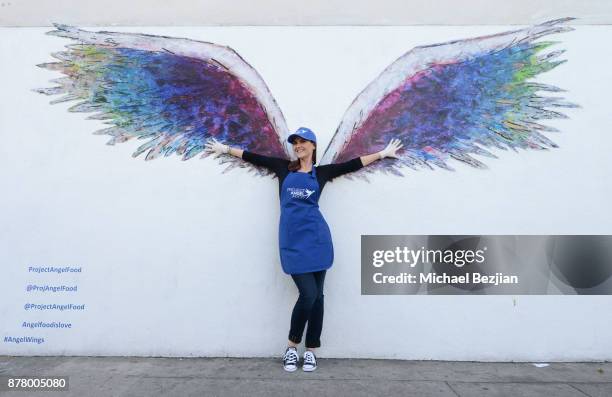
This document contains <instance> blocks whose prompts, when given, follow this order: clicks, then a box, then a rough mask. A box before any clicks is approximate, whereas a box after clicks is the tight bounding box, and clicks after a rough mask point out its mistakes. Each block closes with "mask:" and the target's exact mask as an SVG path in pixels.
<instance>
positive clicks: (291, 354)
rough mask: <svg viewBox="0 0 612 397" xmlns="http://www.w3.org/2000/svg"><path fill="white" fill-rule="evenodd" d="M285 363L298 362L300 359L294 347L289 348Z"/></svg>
mask: <svg viewBox="0 0 612 397" xmlns="http://www.w3.org/2000/svg"><path fill="white" fill-rule="evenodd" d="M284 361H285V364H296V363H297V361H298V355H297V353H296V352H295V350H294V349H287V351H286V352H285V357H284Z"/></svg>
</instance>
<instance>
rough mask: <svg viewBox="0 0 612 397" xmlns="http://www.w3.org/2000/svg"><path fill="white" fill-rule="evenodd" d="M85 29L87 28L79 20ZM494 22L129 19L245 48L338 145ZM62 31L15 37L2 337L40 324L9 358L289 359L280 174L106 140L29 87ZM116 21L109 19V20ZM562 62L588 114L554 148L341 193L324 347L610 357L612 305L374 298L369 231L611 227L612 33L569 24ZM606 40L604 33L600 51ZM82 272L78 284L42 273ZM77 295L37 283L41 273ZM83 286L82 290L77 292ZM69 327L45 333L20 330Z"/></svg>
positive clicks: (560, 76)
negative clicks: (375, 100) (407, 77)
mask: <svg viewBox="0 0 612 397" xmlns="http://www.w3.org/2000/svg"><path fill="white" fill-rule="evenodd" d="M82 27H83V28H88V27H86V26H82ZM505 29H507V27H505V26H488V27H482V26H481V27H475V26H472V27H470V26H465V27H369V28H367V27H309V28H305V27H302V28H298V27H265V28H263V27H260V28H255V27H232V28H227V27H226V28H212V27H211V28H162V27H157V28H156V27H146V28H129V29H128V28H121V29H119V28H115V29H114V30H118V31H135V32H143V33H152V34H161V35H171V36H179V37H189V38H194V39H200V40H207V41H212V42H216V43H219V44H225V45H229V46H231V47H232V48H233V49H235V50H236V51H238V52H239V53H240V54H241V55H242V56H243V57H244V58H245V59H246V60H247V61H248V62H249V63H250V64H251V65H253V66H254V67H255V68H256V69H257V70H258V71H259V73H260V74H261V75H262V77H263V78H264V79H265V81H266V82H267V84H268V85H269V87H270V89H271V91H272V93H273V95H274V96H275V98H276V99H277V101H278V103H279V105H280V107H281V109H282V111H283V112H284V114H285V117H286V119H287V122H288V124H289V128H290V129H296V128H297V127H299V126H302V125H303V126H308V127H310V128H312V129H313V130H314V131H315V132H316V133H317V134H318V138H319V141H320V142H321V143H322V144H323V145H326V144H327V142H329V140H330V139H331V136H332V133H333V131H334V130H335V128H336V126H337V124H338V122H339V120H340V118H341V116H342V114H343V112H344V111H345V110H346V108H347V107H348V105H349V103H350V102H351V101H352V100H353V98H354V96H355V95H356V94H357V93H358V92H359V91H360V90H361V89H362V88H363V87H364V86H365V85H366V84H367V83H368V82H369V81H371V79H373V78H374V77H375V76H377V75H378V74H379V73H380V71H382V69H383V68H384V67H385V66H386V65H388V64H389V63H390V62H392V61H393V60H395V59H396V58H397V57H398V56H400V55H401V54H403V53H404V52H406V51H407V50H409V49H410V48H412V47H413V46H416V45H422V44H430V43H436V42H441V41H447V40H451V39H459V38H465V37H471V36H476V35H481V34H489V33H495V32H500V31H504V30H505ZM47 30H49V29H47V28H15V29H11V28H5V29H0V33H1V36H0V49H1V51H2V53H3V54H4V55H5V57H4V58H3V62H1V63H0V76H1V77H0V79H1V80H0V83H1V84H0V86H1V87H3V91H2V103H3V105H2V106H1V107H0V142H2V144H1V145H0V180H1V181H2V184H3V187H4V189H3V193H2V195H1V196H0V224H2V228H1V229H0V252H2V255H1V257H0V258H1V261H2V263H1V265H0V266H2V277H1V278H0V291H2V292H1V294H0V296H1V299H0V319H1V320H0V336H1V337H2V339H3V338H4V336H6V335H16V336H19V335H41V336H44V337H45V340H46V341H45V343H42V344H40V345H32V344H20V345H15V344H10V343H4V342H2V340H1V339H0V354H10V355H55V354H60V355H61V354H66V355H144V356H147V355H155V356H159V355H161V356H225V355H229V356H277V355H279V354H280V353H281V352H282V351H283V350H284V348H283V346H284V345H285V343H286V337H287V333H288V328H289V318H290V314H291V309H292V307H293V304H294V302H295V299H296V298H297V289H296V287H295V285H294V284H293V281H292V280H291V278H290V277H289V276H287V275H285V274H284V273H283V272H282V270H281V268H280V263H279V258H278V248H277V226H278V216H279V204H278V189H277V180H276V179H270V178H268V179H264V178H260V177H255V176H253V174H249V173H247V172H246V171H245V170H233V171H231V172H230V173H228V174H221V173H220V171H221V170H222V169H223V168H222V167H220V166H218V165H217V164H216V163H215V162H214V161H213V160H212V159H206V160H199V159H197V158H196V159H192V160H190V161H187V162H181V161H180V160H179V158H178V157H171V158H165V159H158V160H155V161H152V162H146V163H145V162H144V161H143V160H142V159H133V158H132V157H131V153H132V152H133V151H134V149H135V148H136V147H137V143H135V142H128V143H124V144H117V145H116V146H107V145H105V144H104V143H105V142H106V141H107V139H108V137H107V136H96V135H91V132H92V131H94V130H96V129H98V128H99V127H100V125H101V124H100V125H98V124H97V123H98V122H96V121H92V120H85V117H86V114H82V113H69V112H67V111H66V109H67V108H68V107H70V106H71V105H72V104H73V103H68V104H66V103H64V104H59V105H49V104H48V101H49V100H50V98H48V97H45V96H43V95H40V94H36V93H34V92H32V91H31V89H32V88H37V87H47V86H51V85H52V83H49V82H48V80H49V79H50V78H54V77H58V74H57V73H53V72H50V71H47V70H43V69H41V68H37V67H35V64H37V63H41V62H48V61H51V60H52V58H51V57H50V55H49V54H50V53H51V52H54V51H59V50H62V49H63V47H62V46H63V44H64V43H67V42H68V40H65V39H61V38H58V37H53V36H47V35H44V34H43V33H44V32H45V31H47ZM109 30H110V29H109ZM553 38H558V39H559V40H562V42H563V43H562V44H561V45H560V46H559V47H560V48H565V49H567V53H566V55H565V58H567V59H568V60H569V62H567V63H566V64H564V65H562V66H560V67H558V68H557V69H554V70H553V71H550V72H548V73H546V74H544V75H541V76H540V78H539V79H538V81H541V82H545V83H546V82H548V83H552V84H555V85H558V86H560V87H562V88H565V89H567V90H568V93H567V98H568V99H569V100H571V101H573V102H576V103H578V104H580V105H581V106H582V109H569V110H567V112H566V113H567V114H568V115H569V116H570V119H568V120H554V121H550V122H549V125H554V126H557V127H558V128H559V129H560V130H561V131H562V132H561V133H556V134H549V136H550V137H551V138H552V139H553V140H554V141H555V142H556V143H557V144H559V146H560V147H559V148H558V149H555V150H549V151H545V152H536V151H528V152H526V151H520V152H519V153H514V152H512V151H508V152H504V151H495V154H496V155H498V156H499V159H497V160H492V159H485V160H486V162H487V164H488V165H489V166H490V169H489V170H487V171H478V170H475V169H472V168H469V167H467V166H463V165H462V164H460V163H457V162H454V163H453V166H455V167H456V169H457V171H456V172H455V173H452V172H447V171H443V170H436V171H420V172H408V173H407V176H406V177H405V178H398V177H391V176H377V177H376V178H373V181H372V183H371V184H368V183H366V182H363V181H350V180H347V179H342V180H338V181H334V182H333V183H330V184H328V185H326V187H325V190H324V194H323V197H322V199H321V202H320V205H321V210H322V212H323V214H324V216H325V217H326V219H327V221H328V223H329V225H330V227H331V230H332V236H333V239H334V246H335V252H336V255H335V263H334V266H333V267H332V269H331V270H330V271H329V272H328V275H327V278H326V286H325V296H326V306H325V324H324V329H323V335H322V343H323V346H322V348H321V351H320V355H321V356H323V357H368V358H405V359H444V360H534V361H535V360H550V361H553V360H602V359H611V358H612V340H611V339H610V338H609V337H608V331H607V330H609V329H610V327H611V326H612V316H610V315H609V314H608V313H609V307H610V304H611V303H612V297H610V296H361V295H360V257H359V253H360V249H359V243H360V235H361V234H600V233H601V234H610V233H611V232H612V226H611V225H612V215H611V214H610V211H609V198H610V195H611V193H612V188H611V186H610V183H609V181H610V178H611V176H612V175H611V171H612V164H611V162H610V156H609V147H610V145H611V144H612V136H611V135H610V133H609V126H610V124H611V123H610V122H611V121H612V120H611V116H610V114H611V113H610V111H609V106H608V103H607V96H608V93H609V92H610V88H611V87H610V81H611V80H610V77H611V76H610V70H612V56H611V54H610V52H609V51H607V50H606V47H605V44H604V43H606V42H607V41H609V40H610V39H612V29H610V28H607V27H592V26H591V27H588V26H584V27H578V28H577V30H576V31H574V32H570V33H565V34H563V35H559V36H558V37H553ZM598 43H601V44H598ZM32 264H38V265H65V264H71V265H79V266H82V267H83V273H82V274H80V275H77V276H74V275H71V276H65V277H64V276H62V277H59V276H57V275H47V276H44V275H32V274H29V273H28V272H27V267H28V266H29V265H32ZM45 280H47V281H49V283H56V284H57V283H59V281H58V280H65V281H66V283H68V284H70V283H73V284H74V283H76V284H78V286H79V291H78V292H77V293H75V294H74V295H68V294H66V293H64V294H63V295H62V294H56V295H57V298H55V299H54V297H55V296H56V295H53V294H50V293H47V294H41V293H32V292H30V293H28V292H26V291H25V286H26V285H27V284H28V283H32V282H37V283H42V282H44V281H45ZM71 297H73V298H72V299H71ZM27 302H33V303H45V302H57V303H71V302H72V303H85V304H86V310H85V311H84V312H74V313H70V312H62V313H56V314H53V313H52V312H33V311H25V310H24V309H23V305H24V304H25V303H27ZM58 319H60V320H62V321H72V322H73V324H74V329H72V330H32V331H28V330H25V329H23V328H21V322H22V321H36V320H48V321H54V320H58Z"/></svg>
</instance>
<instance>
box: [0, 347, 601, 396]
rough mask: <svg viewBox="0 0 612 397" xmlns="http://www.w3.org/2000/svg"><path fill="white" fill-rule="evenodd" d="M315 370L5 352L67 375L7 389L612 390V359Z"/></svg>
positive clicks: (45, 371) (357, 363)
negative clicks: (51, 385)
mask: <svg viewBox="0 0 612 397" xmlns="http://www.w3.org/2000/svg"><path fill="white" fill-rule="evenodd" d="M318 364H319V368H318V369H317V370H316V371H315V372H312V373H305V372H303V371H302V370H301V368H300V369H298V371H296V372H293V373H288V372H285V371H284V370H283V369H282V364H281V360H280V358H277V359H275V358H136V357H10V356H0V375H2V376H8V375H11V376H25V375H56V376H61V375H68V376H69V377H70V379H69V384H70V390H69V391H65V392H35V393H34V392H25V393H24V392H18V391H17V392H13V391H11V392H0V395H3V396H5V395H6V396H12V395H14V396H26V395H28V396H29V395H41V396H56V395H57V396H78V397H81V396H146V397H150V396H181V397H183V396H292V395H296V396H297V395H311V396H335V397H338V396H368V397H369V396H377V395H380V396H420V397H427V396H451V397H456V396H470V397H478V396H513V397H516V396H546V397H565V396H580V397H584V396H592V397H595V396H601V397H603V396H606V397H608V396H612V363H551V364H550V365H549V366H547V367H543V368H537V367H536V366H534V365H533V364H531V363H476V362H442V361H400V360H369V359H368V360H362V359H325V358H319V359H318Z"/></svg>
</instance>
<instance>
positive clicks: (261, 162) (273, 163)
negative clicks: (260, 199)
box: [206, 138, 289, 174]
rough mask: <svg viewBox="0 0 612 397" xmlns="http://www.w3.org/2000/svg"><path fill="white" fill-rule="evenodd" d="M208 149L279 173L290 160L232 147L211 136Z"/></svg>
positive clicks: (207, 145)
mask: <svg viewBox="0 0 612 397" xmlns="http://www.w3.org/2000/svg"><path fill="white" fill-rule="evenodd" d="M206 149H207V150H209V151H212V152H215V153H217V154H231V155H232V156H235V157H238V158H241V159H243V160H244V161H248V162H249V163H251V164H255V165H258V166H262V167H266V168H269V169H270V170H272V171H274V172H275V173H277V174H278V173H279V172H281V170H282V169H283V167H284V168H286V166H287V164H286V163H288V162H289V161H288V160H285V159H282V158H279V157H271V156H264V155H262V154H258V153H254V152H249V151H248V150H243V149H240V148H235V147H231V146H229V145H225V144H223V143H221V142H219V141H217V140H216V139H215V138H211V139H210V141H209V142H208V143H206Z"/></svg>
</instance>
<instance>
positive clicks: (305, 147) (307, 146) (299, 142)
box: [293, 136, 316, 159]
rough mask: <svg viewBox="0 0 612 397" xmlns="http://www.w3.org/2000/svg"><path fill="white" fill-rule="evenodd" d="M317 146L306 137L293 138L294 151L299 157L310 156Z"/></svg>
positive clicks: (305, 157)
mask: <svg viewBox="0 0 612 397" xmlns="http://www.w3.org/2000/svg"><path fill="white" fill-rule="evenodd" d="M315 148H316V146H315V145H314V143H312V142H311V141H307V140H306V139H303V138H300V137H299V136H298V137H295V139H294V140H293V151H294V152H295V154H296V156H297V157H298V158H299V159H307V158H308V156H311V155H312V152H313V151H314V150H315Z"/></svg>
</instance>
